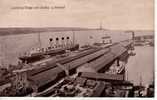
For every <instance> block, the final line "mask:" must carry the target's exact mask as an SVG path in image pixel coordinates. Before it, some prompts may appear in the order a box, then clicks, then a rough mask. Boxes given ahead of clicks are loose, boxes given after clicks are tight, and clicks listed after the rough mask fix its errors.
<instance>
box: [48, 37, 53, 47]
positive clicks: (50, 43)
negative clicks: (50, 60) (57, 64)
mask: <svg viewBox="0 0 157 100" xmlns="http://www.w3.org/2000/svg"><path fill="white" fill-rule="evenodd" d="M49 40H50V41H49V45H50V47H51V48H54V44H53V39H52V38H50V39H49Z"/></svg>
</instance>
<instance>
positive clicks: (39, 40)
mask: <svg viewBox="0 0 157 100" xmlns="http://www.w3.org/2000/svg"><path fill="white" fill-rule="evenodd" d="M38 42H39V48H40V49H41V39H40V33H38Z"/></svg>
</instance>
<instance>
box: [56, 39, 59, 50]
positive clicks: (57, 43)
mask: <svg viewBox="0 0 157 100" xmlns="http://www.w3.org/2000/svg"><path fill="white" fill-rule="evenodd" d="M57 47H59V38H58V37H57V38H56V48H57Z"/></svg>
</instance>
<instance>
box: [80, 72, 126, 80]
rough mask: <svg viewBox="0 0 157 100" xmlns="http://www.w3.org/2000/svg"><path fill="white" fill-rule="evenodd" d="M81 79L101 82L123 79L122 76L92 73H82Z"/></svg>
mask: <svg viewBox="0 0 157 100" xmlns="http://www.w3.org/2000/svg"><path fill="white" fill-rule="evenodd" d="M81 77H83V78H91V79H102V80H116V81H122V80H123V79H124V77H123V75H116V74H104V73H93V72H82V73H81Z"/></svg>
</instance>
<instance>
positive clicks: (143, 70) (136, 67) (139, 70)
mask: <svg viewBox="0 0 157 100" xmlns="http://www.w3.org/2000/svg"><path fill="white" fill-rule="evenodd" d="M134 52H135V53H136V55H135V56H131V57H130V58H129V60H128V64H127V66H126V70H127V75H128V80H130V81H132V82H133V83H134V84H136V85H139V84H140V82H141V83H142V85H147V84H150V83H151V82H152V80H153V74H154V47H150V46H138V47H135V51H134Z"/></svg>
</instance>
